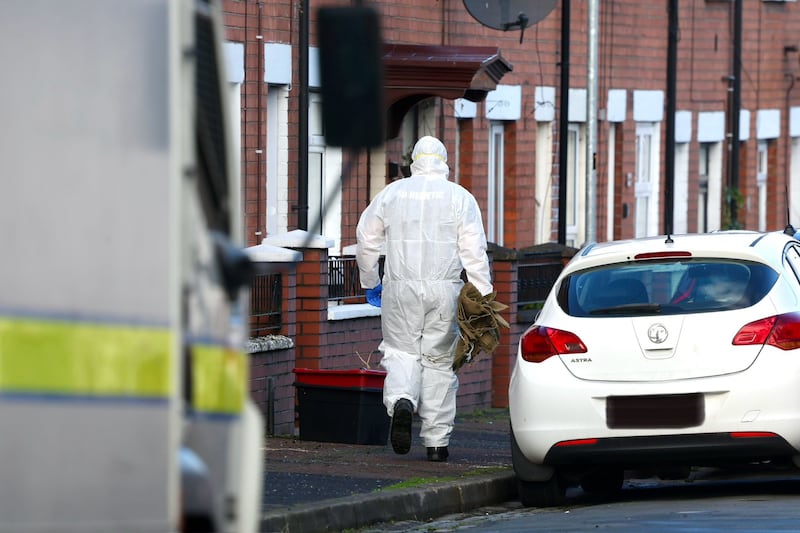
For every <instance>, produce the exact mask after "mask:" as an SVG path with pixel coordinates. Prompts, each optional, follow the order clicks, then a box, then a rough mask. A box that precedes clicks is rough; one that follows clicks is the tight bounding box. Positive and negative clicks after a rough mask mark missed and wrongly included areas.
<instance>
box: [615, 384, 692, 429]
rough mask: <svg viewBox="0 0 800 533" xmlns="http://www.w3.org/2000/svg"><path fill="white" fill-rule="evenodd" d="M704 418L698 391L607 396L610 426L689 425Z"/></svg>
mask: <svg viewBox="0 0 800 533" xmlns="http://www.w3.org/2000/svg"><path fill="white" fill-rule="evenodd" d="M704 419H705V403H704V398H703V395H702V394H700V393H692V394H666V395H651V396H609V397H608V398H606V425H607V426H608V427H609V429H656V428H688V427H695V426H699V425H700V424H702V423H703V420H704Z"/></svg>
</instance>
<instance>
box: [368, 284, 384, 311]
mask: <svg viewBox="0 0 800 533" xmlns="http://www.w3.org/2000/svg"><path fill="white" fill-rule="evenodd" d="M382 292H383V285H382V284H380V283H378V284H377V285H376V286H375V287H373V288H371V289H367V291H366V294H367V302H369V304H370V305H374V306H375V307H380V306H381V293H382Z"/></svg>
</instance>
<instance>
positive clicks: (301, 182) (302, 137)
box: [295, 0, 309, 230]
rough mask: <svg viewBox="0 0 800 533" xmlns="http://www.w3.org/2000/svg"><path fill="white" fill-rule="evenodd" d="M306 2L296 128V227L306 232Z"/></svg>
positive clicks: (304, 3)
mask: <svg viewBox="0 0 800 533" xmlns="http://www.w3.org/2000/svg"><path fill="white" fill-rule="evenodd" d="M308 28H309V16H308V0H302V1H301V2H300V44H299V46H300V50H298V53H299V56H300V60H299V66H300V99H299V101H300V103H299V104H298V105H299V106H300V109H299V113H298V120H299V121H300V123H299V124H298V127H297V144H298V146H297V154H298V155H297V158H298V159H297V205H296V206H295V209H297V227H298V228H299V229H302V230H308V32H309V29H308Z"/></svg>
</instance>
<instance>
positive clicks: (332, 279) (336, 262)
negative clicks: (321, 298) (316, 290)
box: [328, 256, 364, 304]
mask: <svg viewBox="0 0 800 533" xmlns="http://www.w3.org/2000/svg"><path fill="white" fill-rule="evenodd" d="M328 300H329V301H330V300H335V301H337V302H340V303H343V304H345V303H361V302H363V301H364V289H362V288H361V279H360V277H359V273H358V264H357V263H356V258H355V257H352V256H336V257H329V258H328Z"/></svg>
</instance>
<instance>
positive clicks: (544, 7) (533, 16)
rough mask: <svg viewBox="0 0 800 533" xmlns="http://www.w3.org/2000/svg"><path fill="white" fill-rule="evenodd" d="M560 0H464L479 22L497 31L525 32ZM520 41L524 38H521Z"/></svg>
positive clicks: (548, 12)
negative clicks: (517, 30) (516, 30)
mask: <svg viewBox="0 0 800 533" xmlns="http://www.w3.org/2000/svg"><path fill="white" fill-rule="evenodd" d="M557 1H558V0H464V7H466V8H467V11H469V14H470V15H472V16H473V18H475V20H477V21H478V22H480V23H481V24H483V25H484V26H488V27H489V28H494V29H495V30H502V31H508V30H515V29H519V30H521V31H523V32H524V31H525V28H527V27H528V26H532V25H534V24H536V23H537V22H539V21H540V20H542V19H543V18H545V17H546V16H547V15H549V14H550V12H551V11H552V10H553V8H554V7H556V2H557ZM520 41H522V38H521V37H520Z"/></svg>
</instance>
